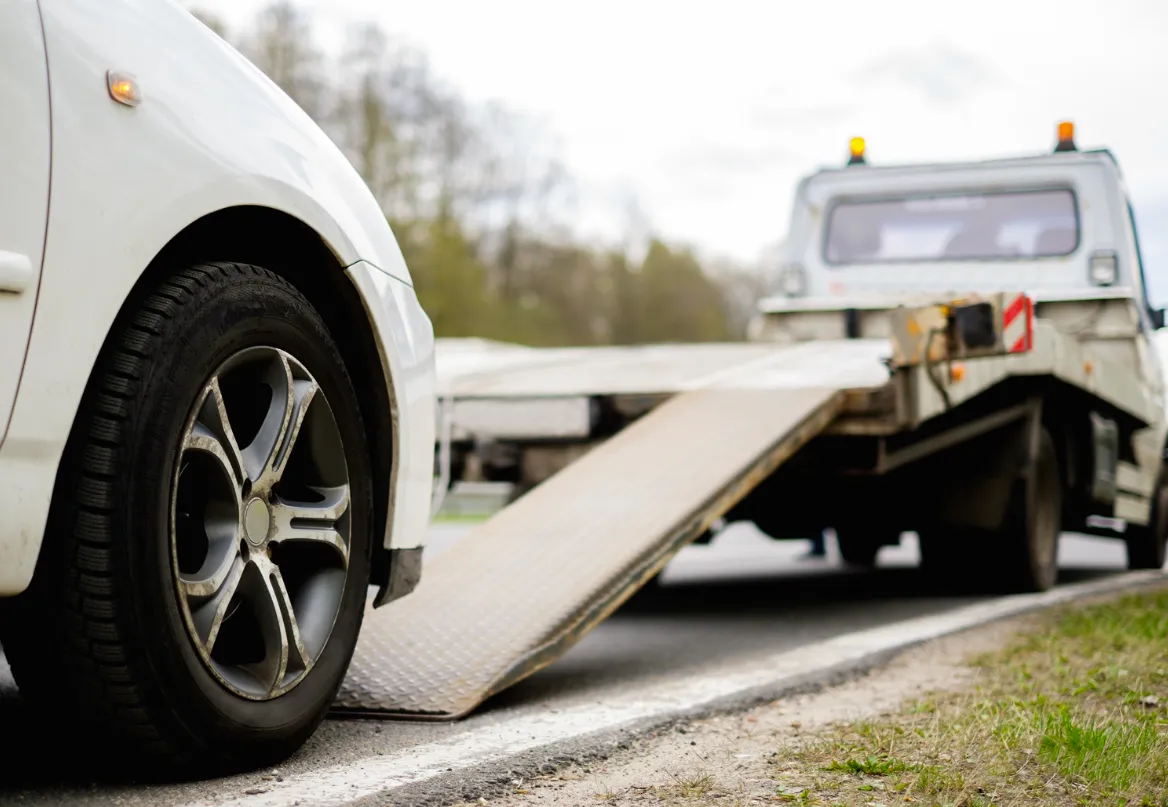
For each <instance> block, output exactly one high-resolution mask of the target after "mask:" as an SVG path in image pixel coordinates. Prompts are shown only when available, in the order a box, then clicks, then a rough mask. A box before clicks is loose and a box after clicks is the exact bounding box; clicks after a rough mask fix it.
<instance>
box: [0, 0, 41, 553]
mask: <svg viewBox="0 0 1168 807" xmlns="http://www.w3.org/2000/svg"><path fill="white" fill-rule="evenodd" d="M0 16H2V18H3V24H2V25H0V53H2V54H4V66H5V69H4V71H3V72H0V110H2V112H0V119H2V120H3V123H2V124H0V131H3V140H4V147H3V148H2V149H0V190H2V192H0V345H3V349H2V350H0V443H2V442H3V440H4V433H5V432H6V431H7V429H8V417H9V415H10V414H11V413H12V402H13V400H14V399H15V398H16V387H17V385H18V384H19V383H20V372H21V368H22V367H23V366H24V355H25V349H26V348H27V346H28V334H29V330H30V329H31V328H32V318H33V311H34V310H35V308H36V297H37V286H38V283H39V280H40V274H41V259H42V256H43V252H44V244H45V226H46V221H47V217H48V210H49V160H50V128H49V127H50V121H49V77H48V70H47V68H46V65H45V48H44V38H43V37H42V35H41V18H40V13H39V11H38V9H37V3H36V0H12V2H11V3H9V4H8V5H7V8H5V9H4V11H3V13H2V15H0ZM3 552H4V550H3V549H2V548H0V566H3V565H4V554H3Z"/></svg>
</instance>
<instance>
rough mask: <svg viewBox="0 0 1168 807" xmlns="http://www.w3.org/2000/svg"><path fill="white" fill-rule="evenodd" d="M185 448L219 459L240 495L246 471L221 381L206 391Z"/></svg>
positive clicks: (185, 442)
mask: <svg viewBox="0 0 1168 807" xmlns="http://www.w3.org/2000/svg"><path fill="white" fill-rule="evenodd" d="M183 449H185V450H190V451H203V452H206V453H207V454H210V455H211V456H213V457H214V458H215V459H217V460H219V463H220V464H221V465H222V466H223V469H224V470H225V471H227V473H228V475H229V476H230V478H231V481H232V483H233V485H232V486H233V487H234V488H236V495H237V496H238V490H239V488H240V486H241V485H242V484H243V479H244V476H245V473H246V472H245V470H244V464H243V455H242V454H241V452H240V450H239V443H238V442H237V441H236V439H235V432H234V431H233V430H232V429H231V421H230V420H229V419H228V417H227V407H226V406H225V405H224V403H223V393H222V391H221V390H220V389H219V379H218V378H212V379H211V382H210V383H209V384H207V386H206V388H205V389H204V390H203V400H202V401H201V402H200V403H199V408H198V414H197V415H196V417H195V422H194V423H193V424H192V425H191V428H190V430H189V431H188V432H187V436H186V439H185V440H184V441H183Z"/></svg>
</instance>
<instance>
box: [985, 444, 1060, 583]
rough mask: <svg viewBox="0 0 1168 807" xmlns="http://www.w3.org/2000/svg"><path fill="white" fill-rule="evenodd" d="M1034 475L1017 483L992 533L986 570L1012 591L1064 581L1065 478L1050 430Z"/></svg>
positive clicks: (1033, 472)
mask: <svg viewBox="0 0 1168 807" xmlns="http://www.w3.org/2000/svg"><path fill="white" fill-rule="evenodd" d="M1030 470H1031V472H1030V473H1029V474H1027V475H1025V476H1023V477H1022V478H1020V479H1018V480H1017V481H1016V482H1015V483H1014V489H1013V491H1012V494H1011V498H1010V502H1009V504H1008V505H1007V509H1006V517H1005V520H1004V522H1003V524H1002V526H1001V528H1000V529H999V530H997V531H995V533H994V534H993V535H992V538H991V540H990V542H989V548H990V550H991V553H992V554H990V555H987V556H986V557H985V558H984V559H983V560H984V561H985V568H989V569H996V570H997V573H996V574H994V575H992V576H991V580H994V579H995V578H996V582H998V583H999V584H1000V586H1001V587H1002V588H1004V589H1005V590H1007V591H1009V592H1034V591H1046V590H1048V589H1050V588H1052V587H1053V586H1054V584H1055V583H1056V582H1057V581H1058V544H1059V534H1060V533H1061V520H1062V495H1063V491H1062V475H1061V473H1060V471H1059V463H1058V454H1057V453H1056V451H1055V447H1054V440H1053V438H1052V437H1051V435H1050V432H1048V431H1047V430H1046V429H1045V428H1043V429H1042V430H1041V431H1040V433H1039V436H1038V455H1037V456H1036V457H1035V460H1034V465H1033V467H1032V468H1031V469H1030Z"/></svg>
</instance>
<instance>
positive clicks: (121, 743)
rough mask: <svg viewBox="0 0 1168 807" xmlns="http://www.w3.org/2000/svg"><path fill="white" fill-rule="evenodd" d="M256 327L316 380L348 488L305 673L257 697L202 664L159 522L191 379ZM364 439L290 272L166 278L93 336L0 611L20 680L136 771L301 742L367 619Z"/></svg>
mask: <svg viewBox="0 0 1168 807" xmlns="http://www.w3.org/2000/svg"><path fill="white" fill-rule="evenodd" d="M259 345H263V346H267V347H275V348H278V349H279V350H282V351H287V353H288V354H290V355H291V356H293V357H295V359H296V360H297V361H298V362H299V363H300V365H301V366H303V367H304V368H307V369H308V370H309V371H310V372H311V375H312V377H313V378H315V380H316V381H317V383H318V384H319V390H320V391H321V392H322V393H323V394H324V396H325V400H327V401H328V403H329V405H330V411H331V414H332V416H333V422H335V424H336V431H335V433H337V434H339V437H340V440H341V442H342V444H343V449H342V450H341V451H339V452H337V453H336V454H334V456H338V457H340V459H337V460H336V462H337V463H340V464H342V465H343V466H344V467H345V469H346V470H347V473H348V483H349V497H350V498H349V511H348V512H349V522H348V526H347V528H346V529H347V530H348V535H349V558H348V560H347V573H346V576H344V577H343V582H341V583H338V584H337V586H336V587H335V591H336V598H337V599H336V603H337V606H336V607H337V609H338V610H337V611H336V617H335V621H334V622H333V623H332V626H331V633H326V634H325V635H326V636H327V638H326V639H325V640H324V643H323V645H321V649H319V655H318V656H317V657H316V659H315V663H314V664H313V665H308V667H307V671H306V672H304V673H303V674H302V677H301V678H300V679H298V680H299V683H296V684H295V685H293V686H292V687H291V688H290V689H289V690H288V691H287V692H284V693H283V694H275V695H274V696H273V697H272V698H271V699H269V700H249V699H247V698H244V697H241V696H240V695H238V694H236V693H235V692H232V691H230V690H229V689H228V688H227V687H226V686H224V685H223V684H221V683H220V680H219V679H217V678H216V677H214V676H213V675H212V673H211V672H210V671H209V668H208V666H206V665H204V663H203V660H202V658H201V657H200V655H199V653H198V651H197V649H196V646H195V643H194V641H193V640H192V638H191V636H190V635H189V634H188V632H187V626H186V622H184V617H183V615H182V614H183V611H182V608H183V606H182V605H181V604H180V599H179V596H178V595H177V590H178V584H177V582H176V579H175V577H174V575H175V574H177V569H178V563H179V561H178V560H177V559H175V558H172V550H171V547H172V540H174V539H173V538H172V536H171V530H170V524H171V497H172V496H173V495H175V494H174V493H173V491H172V487H171V485H172V479H174V475H175V473H176V471H175V465H176V462H177V458H178V456H179V449H180V446H179V444H178V443H179V441H180V438H181V436H182V435H185V433H186V432H185V429H187V428H188V426H187V425H185V424H187V423H188V416H191V417H193V415H192V414H191V413H192V407H193V406H194V403H195V401H196V396H198V395H200V394H201V393H200V390H201V389H202V388H203V386H204V384H206V383H208V379H210V378H211V375H212V373H214V372H216V368H217V367H219V366H220V365H221V363H222V362H224V361H225V360H226V358H227V357H229V356H232V355H235V354H237V353H238V351H240V350H243V349H245V348H249V347H252V346H259ZM289 372H291V371H289ZM289 379H291V376H289ZM283 433H284V432H281V434H283ZM282 439H283V438H282V437H281V438H278V440H277V442H279V440H282ZM366 445H367V442H366V439H365V432H364V427H363V424H362V421H361V416H360V409H359V406H358V402H357V397H356V394H355V392H354V391H353V386H352V383H351V382H350V379H349V377H348V375H347V373H346V371H345V367H344V364H343V361H342V359H341V357H340V354H339V352H338V350H337V347H336V345H335V343H334V341H333V339H332V337H331V336H330V334H329V332H328V330H327V328H326V327H325V324H324V322H323V321H322V319H321V318H320V316H319V314H318V313H317V312H316V311H315V309H314V308H313V307H312V305H311V304H310V303H309V302H308V300H306V299H305V298H304V297H303V296H302V295H301V294H300V293H299V292H298V291H297V290H296V289H295V288H294V287H293V286H292V285H291V284H289V283H288V282H287V281H285V280H284V279H282V278H281V277H279V276H278V275H276V274H274V273H272V272H269V271H266V270H264V269H261V268H258V267H254V266H246V265H240V264H226V263H217V264H206V265H198V266H195V267H192V268H190V269H186V270H183V271H179V272H177V273H176V274H174V275H173V276H172V277H170V278H169V279H168V280H166V281H165V282H163V283H161V284H160V285H159V286H158V287H157V288H156V290H155V291H154V292H153V293H152V294H151V295H150V296H149V297H148V298H146V299H145V301H144V302H143V303H142V304H141V305H140V306H139V307H138V309H137V312H136V313H134V314H132V316H130V317H129V319H128V322H127V324H125V325H124V327H123V328H122V330H121V331H120V333H114V334H112V335H111V338H110V340H109V342H108V343H107V345H106V346H105V348H104V351H103V354H102V358H101V359H100V361H99V364H98V366H97V367H96V369H95V371H94V374H93V377H92V378H91V380H90V383H89V387H88V389H87V391H86V395H85V398H84V400H83V402H82V408H81V409H80V410H79V414H78V418H77V422H76V424H75V426H74V429H73V433H72V435H71V436H70V441H69V445H68V446H67V448H66V452H65V456H64V458H63V460H62V464H61V469H60V471H59V474H58V479H57V484H56V491H55V494H54V499H53V503H52V506H51V510H50V516H49V526H48V528H47V530H46V537H45V544H44V547H43V550H42V552H41V557H40V559H39V561H38V566H37V570H36V575H35V577H34V580H33V583H32V585H31V587H30V588H29V590H28V591H26V592H25V593H24V594H23V595H21V596H20V597H17V598H16V599H15V600H13V601H12V603H11V605H12V607H13V608H14V609H15V614H14V615H13V616H14V618H12V619H8V620H5V624H6V632H5V633H4V635H3V637H2V641H3V644H4V648H5V650H6V652H7V655H8V658H9V661H10V663H11V665H12V668H13V673H14V675H15V677H16V679H17V683H18V685H19V686H20V688H21V692H22V694H23V695H24V696H25V697H27V698H29V699H31V700H32V701H33V702H34V703H35V705H36V707H37V708H38V710H42V713H44V714H46V715H47V716H51V718H52V719H62V720H66V721H68V723H69V724H76V726H77V739H79V740H80V741H83V742H88V743H90V745H88V746H87V751H86V755H87V756H89V755H92V754H93V753H94V750H95V749H100V750H101V751H102V752H103V758H104V759H105V760H106V761H113V760H117V761H125V762H127V763H128V764H132V765H133V766H134V769H135V770H136V771H154V772H157V773H159V774H160V775H165V776H173V775H176V774H177V775H187V774H207V773H228V772H232V771H238V770H244V769H250V768H255V767H258V766H263V765H268V764H273V763H275V762H278V761H280V760H283V759H284V758H286V757H288V756H289V755H290V754H292V753H293V752H295V751H296V750H297V749H298V748H299V747H300V746H301V745H302V744H303V743H304V742H305V740H306V739H307V738H308V737H309V736H310V735H311V734H312V733H313V732H314V731H315V729H316V728H317V726H318V725H319V723H320V722H321V720H322V719H323V717H324V715H325V713H326V711H327V709H328V707H329V706H330V705H331V703H332V702H333V700H334V697H335V695H336V692H337V690H338V688H339V686H340V684H341V682H342V680H343V677H344V675H345V672H346V670H347V668H348V666H349V662H350V659H351V657H352V653H353V649H354V647H355V644H356V640H357V635H358V631H359V629H360V625H361V620H362V615H363V612H364V605H365V600H366V591H367V585H368V580H369V568H370V552H371V546H370V545H371V541H370V529H371V524H372V497H371V483H370V478H371V475H372V474H371V470H370V460H369V458H368V456H367V454H366V451H367V449H366V448H365V446H366ZM289 453H291V452H289ZM271 456H275V455H274V454H273V455H271ZM269 549H271V548H269ZM278 550H279V547H275V550H273V551H278ZM241 551H242V550H241ZM273 557H274V555H273ZM261 579H262V578H261ZM286 596H287V595H286ZM289 635H291V634H289ZM208 652H210V651H208ZM274 680H276V681H280V680H282V679H281V678H280V677H279V675H277V677H276V678H275V679H274ZM276 691H277V690H276V689H273V690H272V692H273V693H275V692H276ZM61 734H62V736H67V734H68V733H67V732H61ZM144 763H145V764H144Z"/></svg>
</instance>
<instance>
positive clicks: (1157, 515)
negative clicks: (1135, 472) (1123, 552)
mask: <svg viewBox="0 0 1168 807" xmlns="http://www.w3.org/2000/svg"><path fill="white" fill-rule="evenodd" d="M1123 539H1124V543H1126V544H1127V567H1128V568H1129V569H1161V568H1163V567H1164V561H1165V560H1166V559H1168V558H1165V555H1166V552H1165V543H1166V542H1168V477H1166V476H1165V468H1163V467H1162V468H1161V470H1160V478H1159V480H1157V483H1156V490H1155V491H1154V492H1153V495H1152V512H1151V514H1150V515H1149V518H1148V523H1147V524H1128V525H1127V529H1126V530H1124V534H1123Z"/></svg>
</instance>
